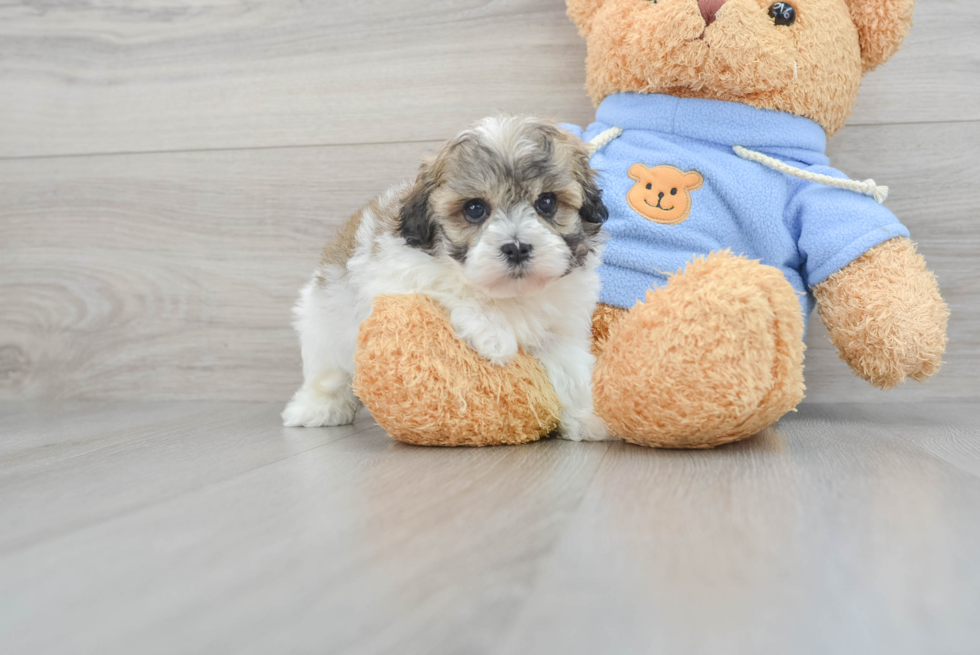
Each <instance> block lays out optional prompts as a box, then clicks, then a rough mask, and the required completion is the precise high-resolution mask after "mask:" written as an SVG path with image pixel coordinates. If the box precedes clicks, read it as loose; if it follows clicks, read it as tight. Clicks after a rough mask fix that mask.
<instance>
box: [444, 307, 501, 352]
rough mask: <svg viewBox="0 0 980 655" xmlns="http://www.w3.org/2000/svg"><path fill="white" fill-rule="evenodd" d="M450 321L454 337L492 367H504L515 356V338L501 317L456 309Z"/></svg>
mask: <svg viewBox="0 0 980 655" xmlns="http://www.w3.org/2000/svg"><path fill="white" fill-rule="evenodd" d="M450 322H451V323H452V325H453V329H454V330H455V331H456V336H457V337H459V338H460V339H462V340H463V341H465V342H466V344H467V345H468V346H469V347H470V348H472V349H473V350H475V351H476V352H477V354H479V355H480V356H481V357H483V358H484V359H488V360H490V363H491V364H496V365H497V366H503V365H504V364H507V363H508V362H510V360H512V359H514V356H515V355H517V337H516V336H515V335H514V330H513V329H511V327H510V326H509V325H506V324H505V323H504V322H503V319H502V318H498V317H496V316H494V315H492V314H488V313H486V312H482V311H479V310H475V309H471V308H457V309H455V310H453V312H452V314H451V316H450Z"/></svg>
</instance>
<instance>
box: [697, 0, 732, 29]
mask: <svg viewBox="0 0 980 655" xmlns="http://www.w3.org/2000/svg"><path fill="white" fill-rule="evenodd" d="M723 4H725V0H698V9H700V10H701V17H702V18H704V24H705V26H708V25H711V24H712V23H713V22H715V14H717V13H718V10H719V9H721V6H722V5H723Z"/></svg>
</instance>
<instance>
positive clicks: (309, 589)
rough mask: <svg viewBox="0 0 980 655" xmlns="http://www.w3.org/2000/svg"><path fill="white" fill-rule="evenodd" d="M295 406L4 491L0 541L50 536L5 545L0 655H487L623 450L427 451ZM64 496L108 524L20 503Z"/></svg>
mask: <svg viewBox="0 0 980 655" xmlns="http://www.w3.org/2000/svg"><path fill="white" fill-rule="evenodd" d="M278 409H279V406H278V405H276V406H270V405H260V406H239V409H238V411H237V418H236V411H235V410H234V409H233V408H230V407H229V406H227V405H220V406H215V407H214V413H213V415H212V416H211V417H210V418H208V419H207V420H204V421H195V420H193V419H194V418H195V417H194V416H192V415H191V414H192V413H193V412H189V413H188V415H187V416H185V417H183V418H178V417H175V418H176V419H177V420H175V421H173V422H171V423H169V424H164V425H161V426H160V428H159V429H153V428H149V429H144V428H140V429H137V430H134V431H133V432H134V434H133V437H134V439H133V440H132V441H131V442H129V443H128V444H127V445H126V446H125V447H122V448H119V449H118V450H116V451H115V452H112V453H109V454H108V455H109V456H108V457H103V458H98V457H95V456H93V457H87V458H85V459H84V460H80V461H75V462H59V463H53V464H51V465H49V466H46V467H44V468H45V470H44V471H43V472H42V471H37V472H35V473H34V474H32V475H30V476H28V477H24V478H22V479H21V480H20V481H18V482H15V483H13V484H16V485H17V488H16V491H17V494H16V495H15V494H12V493H7V492H6V491H5V492H4V493H0V515H3V516H5V517H6V516H10V515H13V516H14V517H17V518H18V519H19V520H18V521H17V522H15V523H12V522H11V521H9V520H5V521H0V526H2V527H0V533H2V534H4V536H5V537H6V536H7V533H8V532H9V531H10V530H11V526H13V527H15V528H16V529H17V530H18V531H19V532H22V533H31V534H34V535H36V538H35V539H34V540H32V541H31V542H30V543H24V542H23V541H21V542H18V543H15V544H14V546H13V548H11V549H7V550H6V551H5V552H4V553H3V554H2V555H0V651H2V652H5V653H7V652H9V653H21V652H24V653H26V652H30V653H34V654H36V655H40V654H42V653H57V652H64V651H65V650H66V649H67V650H70V651H71V652H73V653H108V652H123V651H125V650H127V649H134V648H135V649H136V650H137V651H139V652H141V653H174V652H181V653H214V652H240V653H269V652H276V653H298V652H325V653H337V654H340V653H349V652H376V653H378V652H391V653H396V652H397V653H413V652H419V653H421V652H447V653H480V652H486V651H487V649H488V647H489V646H490V645H492V644H493V643H494V642H495V641H496V640H497V639H498V638H499V632H500V630H501V629H502V628H504V627H505V626H506V625H507V623H508V621H509V620H510V619H511V618H512V617H513V616H514V614H515V613H516V612H517V610H518V609H519V607H520V604H521V599H522V598H523V597H524V596H526V595H527V593H528V591H529V590H530V587H531V585H532V584H533V581H534V578H535V570H536V568H537V566H538V564H539V562H540V561H541V559H542V558H543V557H544V556H545V555H546V554H547V553H548V551H549V549H550V546H551V544H552V543H553V542H554V540H555V539H556V538H557V535H558V534H559V533H560V532H561V530H562V528H563V526H564V525H565V523H566V522H567V521H568V519H569V518H570V517H571V515H572V513H573V512H574V511H575V509H576V508H577V506H578V503H579V501H580V499H581V497H582V495H583V493H584V491H585V489H586V488H587V487H588V484H589V481H590V480H591V479H592V476H593V474H594V472H595V470H596V469H597V468H598V466H599V464H600V462H601V460H602V456H603V454H604V452H605V451H606V449H607V448H608V446H607V444H576V447H575V448H574V449H569V448H566V447H565V446H567V445H569V444H555V443H543V444H535V445H530V446H526V447H521V448H496V449H483V450H474V449H459V450H446V449H422V448H414V447H410V446H406V445H404V444H399V443H396V442H394V441H392V440H391V439H389V438H387V437H386V436H385V435H384V433H383V432H382V431H380V430H379V429H369V430H367V431H365V432H363V433H362V434H358V435H348V434H346V433H344V434H342V435H340V436H339V437H338V431H337V430H338V429H319V430H304V429H284V428H281V427H279V426H278V425H277V423H276V420H275V417H276V412H277V411H278ZM117 411H118V410H117V409H113V410H109V411H108V412H107V415H108V417H109V419H110V420H111V417H112V416H114V415H115V414H116V412H117ZM195 412H196V410H195ZM263 413H264V414H265V415H266V416H265V418H262V414H263ZM236 421H237V427H238V429H237V433H238V434H239V435H240V438H239V439H238V441H237V442H235V440H234V434H235V433H236V430H235V429H234V426H235V424H236ZM195 423H196V424H195ZM215 428H217V429H216V430H215ZM341 430H342V429H341ZM297 435H298V436H297ZM255 437H258V438H257V439H256V438H255ZM43 439H44V437H43V436H42V437H39V441H41V442H43ZM294 439H301V440H303V441H304V442H305V443H304V444H303V445H302V446H301V447H298V446H299V444H297V443H293V440H294ZM212 440H214V441H215V442H216V443H210V442H211V441H212ZM316 442H320V443H319V444H317V443H316ZM34 445H35V446H37V445H39V444H34ZM230 448H233V449H234V451H236V452H235V453H234V460H235V466H234V467H233V466H231V465H229V464H227V463H225V462H222V461H221V459H220V458H216V455H217V454H218V453H219V452H222V451H223V452H225V453H226V454H231V451H230V450H229V449H230ZM100 460H101V461H100ZM215 465H217V466H220V467H221V468H222V469H223V470H222V471H220V472H218V471H215V470H214V469H213V467H214V466H215ZM235 467H237V468H238V471H237V475H231V473H232V469H233V468H235ZM76 483H77V484H76ZM7 484H10V483H7ZM120 489H126V490H127V493H119V491H120ZM59 492H60V493H61V494H66V493H69V494H77V495H78V496H79V497H80V498H89V499H90V500H91V502H92V503H93V504H94V505H95V509H91V510H87V515H88V516H89V518H90V520H89V521H87V522H79V521H78V518H77V513H76V510H77V509H78V508H79V507H80V506H81V504H82V503H81V502H79V503H78V504H77V505H70V504H51V506H50V511H49V512H48V514H47V516H44V515H43V514H42V513H38V512H34V513H31V514H27V513H23V512H22V511H21V510H20V509H19V508H18V507H17V506H16V505H17V501H16V500H15V499H16V498H18V497H19V498H39V499H40V498H44V499H51V498H59ZM127 497H131V498H128V499H127ZM59 526H60V529H58V528H59ZM4 541H6V542H8V543H10V541H9V540H7V539H5V540H4ZM94 592H97V593H94ZM127 606H128V608H129V609H128V610H125V608H126V607H127ZM120 612H122V614H120ZM123 614H125V616H123ZM107 621H108V622H107ZM42 625H43V626H47V627H46V628H43V629H42ZM430 644H438V647H437V648H434V649H433V648H429V647H428V646H429V645H430Z"/></svg>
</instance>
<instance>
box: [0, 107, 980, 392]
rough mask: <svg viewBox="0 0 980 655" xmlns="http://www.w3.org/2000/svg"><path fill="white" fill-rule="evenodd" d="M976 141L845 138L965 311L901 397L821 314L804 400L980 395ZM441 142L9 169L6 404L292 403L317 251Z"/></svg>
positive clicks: (909, 133)
mask: <svg viewBox="0 0 980 655" xmlns="http://www.w3.org/2000/svg"><path fill="white" fill-rule="evenodd" d="M975 142H980V122H977V123H966V124H957V125H916V126H864V127H850V128H845V129H844V130H843V132H842V133H841V134H840V135H839V136H838V137H837V139H835V140H834V141H833V142H832V147H831V151H830V154H831V157H832V159H833V161H834V163H835V165H837V166H838V167H840V168H841V169H843V170H844V171H845V172H847V173H848V174H850V175H851V176H852V177H854V178H856V179H865V178H868V177H874V178H875V179H876V180H878V181H879V182H881V183H883V184H888V185H890V186H891V189H892V193H891V197H890V199H889V201H888V207H889V208H891V209H892V210H893V211H895V213H896V214H897V215H898V216H899V217H900V218H901V219H902V220H903V221H904V222H905V223H906V224H907V225H908V226H909V228H910V230H911V231H912V234H913V238H914V239H915V240H917V241H918V243H919V246H920V251H921V252H922V253H923V254H924V255H925V256H926V259H927V260H928V262H929V264H930V266H931V267H932V268H933V269H934V270H935V271H936V273H937V275H938V277H939V281H940V284H941V285H942V289H943V293H944V295H945V297H946V299H947V300H948V302H949V303H950V306H951V308H952V311H953V315H952V318H951V322H950V328H949V330H950V346H949V351H948V353H947V356H946V361H947V364H946V366H945V367H944V369H943V371H942V372H941V373H940V374H939V375H937V376H936V377H935V378H933V379H932V380H930V381H929V382H928V383H927V384H925V385H919V384H916V383H910V384H907V385H904V386H903V387H902V388H900V389H896V390H894V391H890V392H881V391H879V390H877V389H875V388H873V387H871V386H870V385H868V384H867V383H865V382H864V381H862V380H859V379H858V378H856V377H855V376H854V375H853V374H852V373H851V372H850V371H849V370H848V368H847V367H846V366H845V365H844V364H843V363H841V362H840V361H839V360H838V358H837V355H836V353H835V352H834V350H833V347H832V345H831V344H830V343H829V342H828V341H827V339H826V331H825V330H824V329H823V326H822V325H821V324H820V322H819V320H818V319H817V318H816V316H814V317H813V319H812V321H811V324H810V333H809V337H808V351H807V361H806V365H807V369H806V376H807V387H808V391H807V394H808V397H807V402H828V401H838V402H849V401H861V402H865V401H869V402H880V401H890V402H914V401H922V400H937V399H940V400H953V399H963V400H966V399H973V400H980V366H978V365H977V362H978V361H980V332H978V331H977V329H976V327H975V326H976V325H977V324H978V322H980V285H978V284H977V278H978V276H980V260H978V258H977V257H976V256H975V253H976V252H977V251H978V250H980V233H978V231H977V227H976V219H975V213H976V212H975V204H976V203H975V198H974V197H973V192H972V189H973V188H974V186H975V185H974V180H976V179H980V157H977V155H976V153H975V152H974V150H973V149H972V146H971V145H970V144H972V143H975ZM434 146H435V144H434V143H424V144H403V145H396V146H392V145H373V146H337V147H330V148H302V149H273V150H261V151H254V150H247V151H235V152H215V153H206V152H204V153H188V154H174V155H166V154H157V155H126V156H119V157H84V158H73V159H54V160H31V161H14V162H10V161H8V162H0V399H7V400H17V399H26V398H36V399H50V398H72V399H103V398H114V399H130V400H172V399H183V400H201V399H206V400H249V401H253V400H254V401H273V400H278V401H285V399H286V398H288V397H289V395H290V394H291V393H292V392H293V390H294V389H295V388H296V386H297V385H298V384H299V382H300V362H299V348H298V347H297V340H296V336H295V334H294V332H293V330H292V328H291V327H290V325H289V324H290V319H291V316H290V307H291V305H292V304H293V302H294V301H295V298H296V295H297V291H298V289H299V287H300V286H301V285H302V284H303V283H305V281H306V279H307V277H308V276H309V274H310V272H311V271H312V269H313V266H314V264H315V262H316V261H317V259H318V256H319V251H320V248H321V247H322V245H323V243H324V242H325V241H326V240H327V238H328V237H329V236H330V235H331V234H332V233H333V231H334V230H336V228H337V226H338V225H340V224H341V223H342V222H343V221H344V220H346V218H347V216H348V215H349V214H350V213H352V212H353V211H355V210H356V209H357V208H358V207H359V206H360V205H362V204H363V203H364V202H366V201H367V200H368V199H370V198H371V197H373V196H375V195H376V194H377V193H379V192H380V191H382V190H383V189H384V188H386V187H387V186H388V185H389V184H391V183H393V182H395V181H397V180H401V179H405V178H408V177H410V176H412V175H413V174H414V171H415V169H416V167H417V163H418V161H419V158H420V157H421V156H422V155H423V154H424V153H426V152H431V151H432V149H433V148H434ZM937 198H941V199H942V207H943V209H942V211H938V212H937V211H936V202H937Z"/></svg>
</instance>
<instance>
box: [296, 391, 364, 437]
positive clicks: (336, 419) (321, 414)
mask: <svg viewBox="0 0 980 655" xmlns="http://www.w3.org/2000/svg"><path fill="white" fill-rule="evenodd" d="M358 404H359V403H358V400H357V397H356V396H354V393H353V391H351V390H350V389H349V388H341V389H337V390H334V391H332V392H328V393H323V392H322V391H319V390H316V389H311V388H310V387H306V386H304V387H303V388H302V389H300V390H299V391H297V392H296V395H295V396H293V399H292V400H290V401H289V404H288V405H286V409H284V410H283V411H282V424H283V425H284V426H285V427H287V428H300V427H303V428H320V427H333V426H337V425H348V424H350V423H353V422H354V415H355V414H357V408H358Z"/></svg>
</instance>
